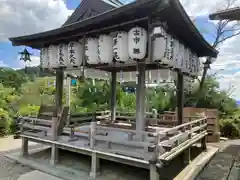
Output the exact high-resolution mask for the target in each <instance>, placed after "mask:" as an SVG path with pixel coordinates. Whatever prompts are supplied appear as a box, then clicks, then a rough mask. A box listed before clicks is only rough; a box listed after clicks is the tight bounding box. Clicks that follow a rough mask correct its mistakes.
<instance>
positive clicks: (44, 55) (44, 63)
mask: <svg viewBox="0 0 240 180" xmlns="http://www.w3.org/2000/svg"><path fill="white" fill-rule="evenodd" d="M48 59H49V58H48V48H42V49H41V50H40V66H41V67H42V68H43V69H46V68H48V66H49V61H48Z"/></svg>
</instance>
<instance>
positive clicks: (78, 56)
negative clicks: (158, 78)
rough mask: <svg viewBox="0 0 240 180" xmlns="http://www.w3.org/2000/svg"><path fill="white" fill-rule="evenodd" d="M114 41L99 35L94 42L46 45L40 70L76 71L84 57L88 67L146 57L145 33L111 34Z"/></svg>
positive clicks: (42, 52)
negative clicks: (71, 69) (62, 69)
mask: <svg viewBox="0 0 240 180" xmlns="http://www.w3.org/2000/svg"><path fill="white" fill-rule="evenodd" d="M114 34H115V35H114V37H113V36H112V35H111V34H109V35H100V36H99V37H98V38H92V37H91V38H87V39H86V41H85V46H84V43H83V40H78V41H71V42H69V43H68V44H59V45H50V46H49V47H46V48H42V49H41V52H40V60H41V66H42V67H43V68H59V67H80V66H82V64H83V60H84V57H86V63H88V64H111V63H112V62H113V59H115V60H116V61H117V62H126V61H128V60H129V59H133V60H141V59H143V58H144V57H145V56H146V51H147V32H146V30H145V29H143V28H140V27H135V28H132V29H130V31H129V32H123V31H119V32H115V33H114Z"/></svg>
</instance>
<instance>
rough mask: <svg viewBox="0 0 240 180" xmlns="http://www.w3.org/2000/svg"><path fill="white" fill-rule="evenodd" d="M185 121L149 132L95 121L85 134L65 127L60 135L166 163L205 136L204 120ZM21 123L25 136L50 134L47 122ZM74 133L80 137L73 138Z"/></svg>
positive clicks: (95, 147)
mask: <svg viewBox="0 0 240 180" xmlns="http://www.w3.org/2000/svg"><path fill="white" fill-rule="evenodd" d="M91 117H92V116H91ZM59 118H60V117H59ZM188 118H189V119H188V121H189V122H187V123H184V124H182V125H179V126H174V127H171V128H159V127H157V128H156V129H155V131H152V132H150V131H146V130H145V131H136V130H132V129H124V128H113V127H107V126H102V125H101V124H99V123H98V122H97V121H96V119H95V121H91V122H90V126H88V127H87V130H85V131H81V130H80V129H75V127H74V126H73V127H67V126H65V127H64V129H63V132H67V135H69V140H71V139H72V138H73V137H76V136H78V138H77V139H76V140H79V138H81V137H84V138H86V139H87V140H88V141H89V148H90V149H92V150H99V151H103V152H109V153H115V154H121V155H124V156H130V157H134V158H138V159H144V160H146V161H150V160H151V161H156V162H157V161H159V160H161V161H164V160H165V161H169V160H171V159H173V158H174V157H175V156H177V155H178V154H180V153H181V152H182V151H183V150H184V149H186V148H188V147H189V146H191V145H192V144H193V143H196V142H198V141H200V140H201V139H202V138H204V137H205V136H206V135H207V118H206V117H201V118H200V117H188ZM21 122H22V124H21V132H22V133H23V134H24V133H26V132H27V131H25V130H24V129H27V130H28V129H31V130H32V131H35V130H36V131H41V132H44V134H43V136H47V133H48V132H49V131H53V124H49V123H52V122H51V121H49V120H44V119H39V118H30V117H24V118H23V120H22V121H21ZM37 122H41V123H48V124H49V126H39V125H38V123H37ZM75 132H80V133H79V134H78V135H74V133H75ZM116 133H119V134H116ZM32 134H34V133H32ZM35 134H36V133H35ZM30 135H31V134H30ZM54 140H56V139H54ZM66 143H67V142H66Z"/></svg>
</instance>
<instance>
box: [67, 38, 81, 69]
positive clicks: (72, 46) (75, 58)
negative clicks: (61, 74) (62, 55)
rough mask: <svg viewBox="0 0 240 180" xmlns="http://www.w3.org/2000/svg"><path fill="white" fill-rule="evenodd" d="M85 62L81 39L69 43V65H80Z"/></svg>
mask: <svg viewBox="0 0 240 180" xmlns="http://www.w3.org/2000/svg"><path fill="white" fill-rule="evenodd" d="M82 62H83V45H82V43H81V42H80V41H71V42H69V44H68V66H69V67H79V66H81V65H82Z"/></svg>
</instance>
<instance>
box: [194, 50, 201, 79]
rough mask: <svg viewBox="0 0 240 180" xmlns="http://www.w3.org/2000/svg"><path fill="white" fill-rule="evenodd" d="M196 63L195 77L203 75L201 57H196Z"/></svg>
mask: <svg viewBox="0 0 240 180" xmlns="http://www.w3.org/2000/svg"><path fill="white" fill-rule="evenodd" d="M195 62H196V72H195V76H199V75H200V73H201V70H202V68H201V61H200V59H199V57H198V56H197V55H196V56H195Z"/></svg>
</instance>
